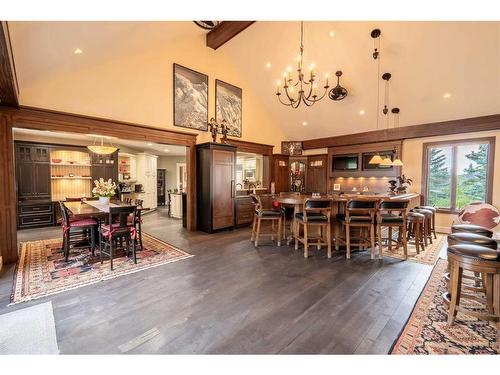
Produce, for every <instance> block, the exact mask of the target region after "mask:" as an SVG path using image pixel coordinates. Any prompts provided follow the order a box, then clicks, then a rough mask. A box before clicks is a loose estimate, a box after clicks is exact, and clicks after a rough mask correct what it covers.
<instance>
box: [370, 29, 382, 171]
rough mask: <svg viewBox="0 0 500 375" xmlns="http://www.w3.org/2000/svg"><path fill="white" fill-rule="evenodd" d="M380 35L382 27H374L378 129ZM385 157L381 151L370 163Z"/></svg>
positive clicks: (377, 161)
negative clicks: (381, 155) (381, 154)
mask: <svg viewBox="0 0 500 375" xmlns="http://www.w3.org/2000/svg"><path fill="white" fill-rule="evenodd" d="M380 35H382V32H381V31H380V29H373V30H372V32H371V33H370V36H371V37H372V38H373V47H374V48H373V54H372V57H373V59H374V60H376V61H377V110H376V111H375V115H376V116H377V130H378V116H379V114H378V111H379V104H380V99H379V96H380V95H379V92H380V79H379V77H380V58H379V57H380ZM382 161H383V159H382V158H381V157H380V155H379V153H378V152H377V153H376V154H375V155H373V156H372V158H371V159H370V161H369V162H368V164H380V163H382Z"/></svg>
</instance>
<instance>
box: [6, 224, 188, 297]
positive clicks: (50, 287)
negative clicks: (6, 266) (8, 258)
mask: <svg viewBox="0 0 500 375" xmlns="http://www.w3.org/2000/svg"><path fill="white" fill-rule="evenodd" d="M142 237H143V245H144V250H141V251H138V252H137V264H134V261H133V260H132V259H131V258H127V257H125V256H117V257H114V258H113V267H114V270H113V271H111V270H110V267H109V260H107V258H105V261H104V263H103V264H101V262H100V259H99V254H98V251H96V256H95V257H94V256H92V254H91V252H90V251H89V250H77V251H75V252H72V253H71V254H70V257H69V260H68V262H65V261H64V254H63V252H62V250H61V244H62V241H61V239H52V240H41V241H30V242H24V243H22V244H21V254H20V257H19V261H18V263H17V268H16V272H15V275H14V285H13V291H12V296H11V304H15V303H19V302H24V301H29V300H32V299H36V298H40V297H45V296H48V295H51V294H55V293H59V292H63V291H66V290H70V289H75V288H79V287H81V286H85V285H90V284H94V283H97V282H100V281H103V280H108V279H112V278H115V277H118V276H123V275H127V274H130V273H134V272H137V271H141V270H145V269H148V268H152V267H157V266H161V265H163V264H167V263H171V262H176V261H178V260H182V259H186V258H189V257H192V256H193V255H191V254H188V253H186V252H185V251H183V250H180V249H178V248H176V247H174V246H172V245H170V244H168V243H166V242H163V241H160V240H159V239H157V238H155V237H153V236H150V235H148V234H146V233H143V235H142ZM117 255H120V254H117Z"/></svg>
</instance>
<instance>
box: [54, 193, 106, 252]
mask: <svg viewBox="0 0 500 375" xmlns="http://www.w3.org/2000/svg"><path fill="white" fill-rule="evenodd" d="M59 207H60V208H61V215H62V221H61V224H62V228H63V247H62V248H63V251H64V259H65V261H66V262H67V261H68V259H69V252H70V248H71V249H87V248H88V249H90V250H91V251H92V255H94V254H95V233H96V232H95V231H96V229H97V225H98V223H97V221H96V220H94V219H92V218H84V219H77V218H73V219H70V216H69V212H68V209H67V208H66V206H65V205H64V203H63V202H61V201H60V202H59Z"/></svg>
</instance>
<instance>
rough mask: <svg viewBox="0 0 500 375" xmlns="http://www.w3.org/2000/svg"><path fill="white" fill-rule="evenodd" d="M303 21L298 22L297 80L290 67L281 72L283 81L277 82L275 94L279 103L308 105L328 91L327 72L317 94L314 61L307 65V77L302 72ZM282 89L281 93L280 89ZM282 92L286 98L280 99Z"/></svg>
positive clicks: (293, 105) (296, 106)
mask: <svg viewBox="0 0 500 375" xmlns="http://www.w3.org/2000/svg"><path fill="white" fill-rule="evenodd" d="M303 66H304V21H301V22H300V55H299V56H298V57H297V73H298V76H297V80H296V81H295V82H294V79H292V68H288V71H287V72H285V73H283V81H278V82H277V87H276V95H277V96H278V99H279V101H280V103H281V104H283V105H286V106H290V107H292V108H298V107H299V106H300V103H304V104H305V105H306V106H308V107H310V106H312V105H313V104H314V103H316V102H318V101H320V100H321V99H323V98H324V97H325V95H326V93H327V92H328V88H329V87H330V86H328V74H327V75H326V76H325V78H326V84H325V86H323V89H324V90H325V91H324V92H323V94H322V95H321V96H318V94H317V90H316V89H317V87H318V84H317V83H316V74H315V73H314V63H313V64H311V65H310V66H309V79H307V78H306V77H305V74H304V69H303ZM281 89H282V90H283V93H282V92H281V91H280V90H281ZM282 94H285V96H286V98H284V99H282Z"/></svg>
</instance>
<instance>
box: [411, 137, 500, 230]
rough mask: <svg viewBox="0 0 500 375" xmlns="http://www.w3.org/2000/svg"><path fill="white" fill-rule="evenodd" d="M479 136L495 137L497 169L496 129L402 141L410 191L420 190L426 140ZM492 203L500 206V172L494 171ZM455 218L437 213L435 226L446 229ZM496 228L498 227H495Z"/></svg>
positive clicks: (499, 162) (499, 157)
mask: <svg viewBox="0 0 500 375" xmlns="http://www.w3.org/2000/svg"><path fill="white" fill-rule="evenodd" d="M479 137H496V141H495V143H496V145H495V146H496V147H495V161H494V162H495V169H496V170H498V168H499V167H500V152H499V151H498V147H500V143H499V142H500V130H497V131H487V132H477V133H466V134H455V135H447V136H440V137H428V138H418V139H409V140H405V141H404V142H403V163H404V166H403V173H404V174H405V175H406V176H407V177H409V178H411V179H412V180H413V184H412V186H411V188H410V190H411V191H414V192H418V193H420V192H421V186H422V157H423V144H424V143H427V142H439V141H445V140H456V139H467V138H469V139H470V138H479ZM492 203H493V205H494V206H496V207H500V173H496V171H495V172H494V175H493V202H492ZM455 219H456V215H450V214H438V215H437V217H436V227H440V228H438V229H441V230H442V231H445V230H448V229H449V228H450V226H451V224H452V222H453V220H455ZM497 229H498V228H497Z"/></svg>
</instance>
